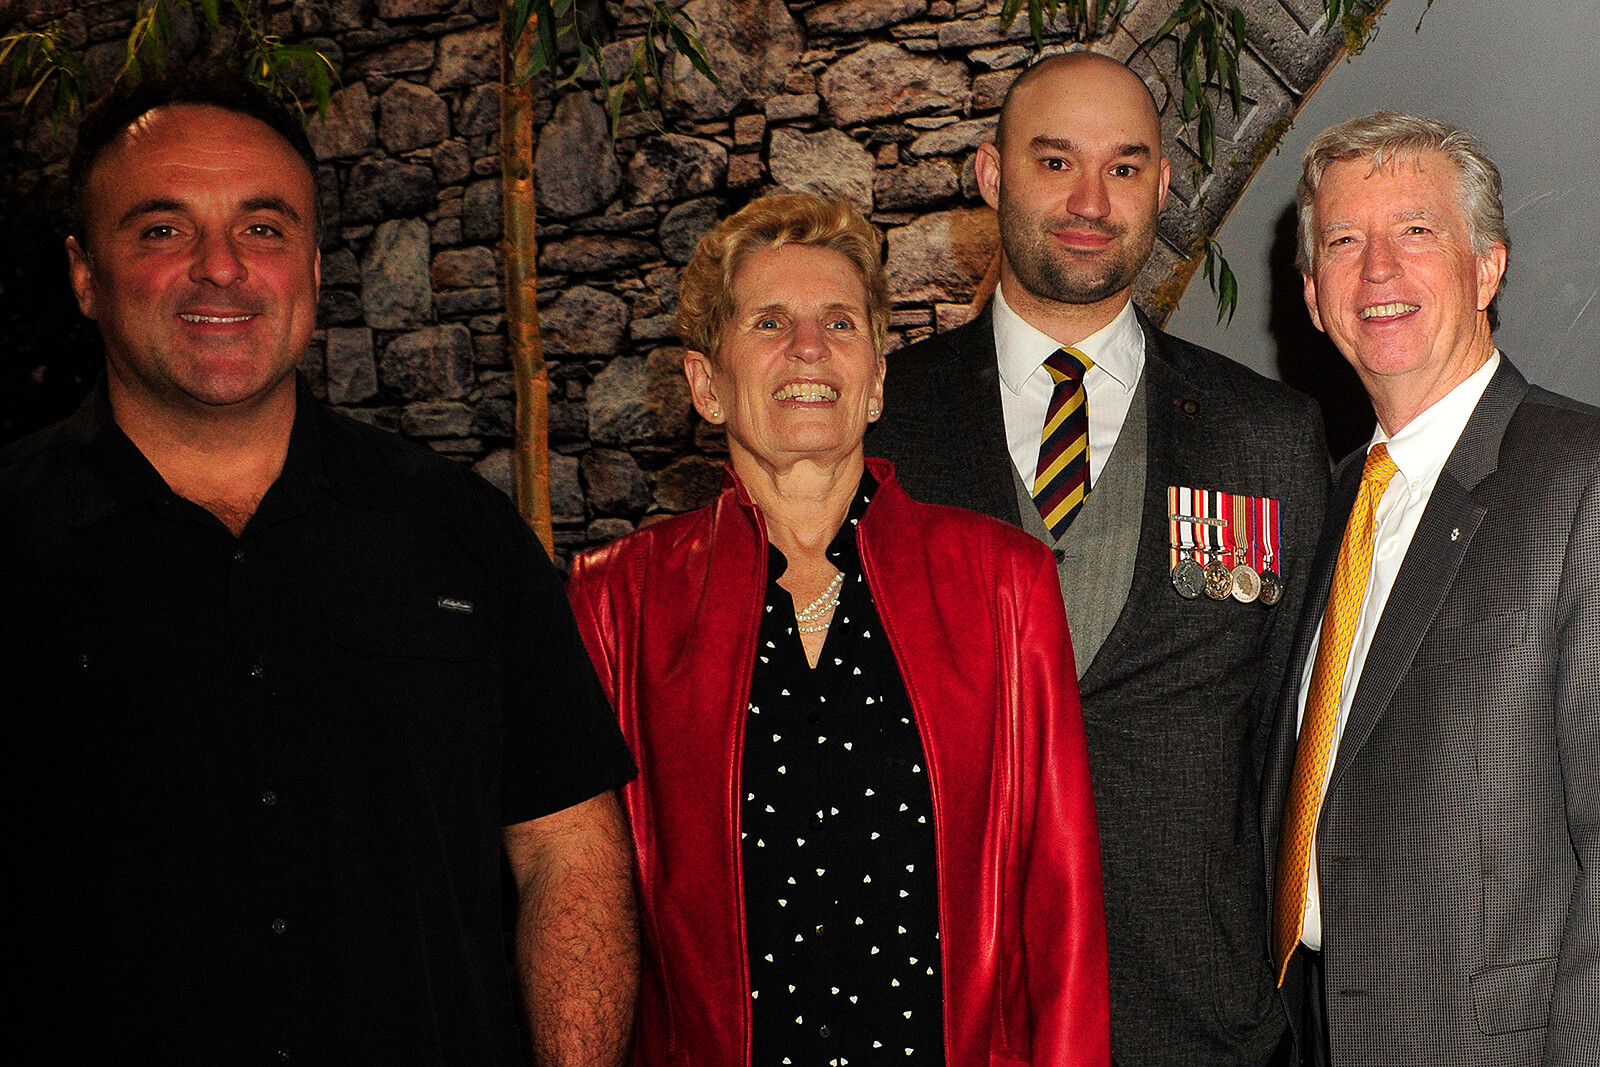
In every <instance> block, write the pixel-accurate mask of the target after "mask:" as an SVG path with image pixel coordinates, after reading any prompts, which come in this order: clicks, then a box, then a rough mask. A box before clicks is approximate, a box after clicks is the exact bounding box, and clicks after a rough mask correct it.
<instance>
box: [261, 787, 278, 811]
mask: <svg viewBox="0 0 1600 1067" xmlns="http://www.w3.org/2000/svg"><path fill="white" fill-rule="evenodd" d="M261 803H263V804H265V805H266V806H267V807H269V808H270V807H272V806H274V805H275V804H277V803H278V794H276V793H274V792H273V791H272V790H270V789H269V790H267V791H266V792H265V793H262V794H261Z"/></svg>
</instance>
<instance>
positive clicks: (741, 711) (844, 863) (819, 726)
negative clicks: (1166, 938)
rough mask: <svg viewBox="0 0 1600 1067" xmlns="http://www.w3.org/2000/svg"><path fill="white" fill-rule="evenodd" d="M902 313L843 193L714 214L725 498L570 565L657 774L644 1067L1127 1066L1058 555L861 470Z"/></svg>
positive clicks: (705, 270) (781, 199)
mask: <svg viewBox="0 0 1600 1067" xmlns="http://www.w3.org/2000/svg"><path fill="white" fill-rule="evenodd" d="M888 307H889V300H888V286H887V281H886V278H885V276H884V272H883V269H882V267H881V266H880V265H879V262H878V240H877V235H876V234H875V233H874V232H873V230H872V228H871V227H870V226H869V225H868V224H867V223H866V221H865V220H863V219H862V218H861V216H860V215H858V214H856V212H855V211H854V210H853V209H851V208H850V207H848V206H847V205H844V204H842V203H838V202H833V201H825V200H820V199H818V198H815V197H809V196H789V195H783V196H771V197H767V198H764V199H761V200H757V201H755V202H754V203H752V204H750V205H749V206H748V207H746V208H745V209H744V210H742V211H740V212H739V213H737V214H736V215H734V216H733V217H732V218H730V219H728V220H726V221H725V222H723V223H722V224H721V225H720V226H718V227H717V229H716V230H714V231H713V232H712V233H710V234H709V235H707V236H706V238H705V239H704V240H702V241H701V243H700V247H699V248H698V249H697V251H696V252H695V256H694V259H693V260H692V261H691V262H690V264H689V266H688V267H687V268H686V269H685V270H684V273H683V278H682V283H681V290H680V294H679V312H678V323H679V329H680V332H681V334H682V335H683V337H684V339H685V341H686V342H687V344H688V347H689V349H690V351H689V353H688V355H687V356H686V357H685V358H684V371H685V374H686V375H687V376H688V379H689V386H690V390H691V392H692V394H693V398H694V404H695V407H696V409H697V410H698V411H699V412H700V414H701V415H702V416H703V417H704V418H705V419H706V421H708V422H710V423H712V424H715V425H719V426H723V427H725V428H726V430H727V439H728V452H729V456H730V468H731V469H730V472H729V476H728V477H727V479H726V482H725V484H724V488H723V490H722V493H721V495H720V496H719V497H718V498H717V500H716V501H715V502H714V503H713V504H712V505H711V506H709V507H707V508H705V509H702V510H700V511H697V512H693V513H691V514H688V515H682V516H678V517H676V518H673V519H669V520H667V521H665V522H661V523H658V524H656V525H653V526H650V527H649V528H647V529H645V530H641V531H640V532H638V533H636V534H634V535H632V536H630V537H626V538H623V539H622V540H620V541H618V542H616V543H614V544H612V545H610V546H608V547H606V548H602V549H599V550H597V551H595V552H592V553H589V554H587V555H585V556H582V557H580V558H579V559H578V560H577V561H576V562H575V563H574V564H573V569H572V579H571V584H570V592H571V597H572V601H573V606H574V608H575V610H576V613H577V617H578V622H579V626H580V628H581V629H582V631H583V636H584V640H585V641H586V642H587V644H588V647H589V651H590V653H591V655H592V656H593V657H594V660H595V665H596V667H597V668H598V669H599V672H600V677H601V680H602V682H603V683H604V684H605V686H606V689H607V692H608V694H609V695H610V697H611V699H612V702H613V703H614V704H615V705H616V708H617V711H618V713H619V715H620V716H621V719H622V726H623V730H624V732H625V733H626V735H627V737H628V740H629V742H630V744H631V745H632V747H633V752H634V756H635V759H636V760H637V761H638V764H639V767H640V774H639V777H638V779H636V780H635V781H634V782H632V783H631V784H630V785H628V786H627V787H626V788H625V790H624V799H625V801H626V803H627V807H628V812H629V816H630V818H631V821H632V826H633V834H634V840H635V843H636V845H637V849H638V863H639V885H640V892H641V898H642V902H643V920H642V921H643V928H644V940H645V946H646V953H645V955H646V962H645V975H644V988H643V993H642V998H641V1002H640V1011H639V1022H638V1037H637V1057H636V1058H637V1060H638V1062H642V1063H645V1064H673V1065H700V1064H714V1065H717V1067H729V1065H743V1064H755V1065H759V1067H768V1065H773V1064H804V1065H806V1067H812V1065H817V1064H868V1063H880V1062H881V1063H887V1062H894V1063H897V1064H901V1063H909V1064H939V1063H946V1064H950V1065H952V1067H957V1065H959V1067H968V1065H976V1064H1029V1063H1031V1064H1094V1065H1101V1064H1108V1063H1109V1062H1110V1052H1109V1036H1108V1021H1107V1006H1106V996H1107V995H1106V947H1105V920H1104V914H1103V903H1102V899H1101V884H1100V854H1099V846H1098V841H1097V838H1096V833H1095V822H1094V811H1093V798H1092V794H1091V791H1090V785H1089V768H1088V761H1087V757H1086V755H1085V750H1084V740H1083V722H1082V715H1081V711H1080V709H1079V705H1078V690H1077V684H1076V682H1075V677H1076V675H1075V673H1074V671H1073V664H1072V651H1071V643H1070V640H1069V638H1068V635H1067V627H1066V620H1065V619H1064V617H1063V614H1062V610H1061V597H1060V590H1059V586H1058V582H1057V578H1056V571H1055V565H1054V561H1053V559H1052V557H1051V555H1050V553H1049V551H1048V550H1047V549H1046V548H1045V547H1044V546H1043V545H1041V544H1040V543H1038V542H1037V541H1035V540H1034V539H1032V538H1031V537H1029V536H1027V535H1026V534H1024V533H1022V532H1021V531H1019V530H1015V529H1013V528H1011V527H1008V526H1005V525H1003V524H1001V523H998V522H995V521H993V520H990V519H987V518H984V517H981V516H979V515H976V514H972V513H970V512H965V511H960V510H957V509H953V508H942V507H932V506H927V505H922V504H918V503H915V502H913V501H912V500H911V499H910V498H908V497H907V496H906V495H905V493H904V492H903V491H902V490H901V489H900V487H899V486H898V485H897V484H896V482H895V480H894V471H893V468H892V467H891V466H890V465H889V464H887V463H884V462H882V461H879V460H872V461H865V460H864V459H863V451H862V438H863V436H864V435H865V433H866V429H867V426H868V424H869V423H871V422H872V421H873V420H875V419H877V418H878V417H879V414H880V412H881V408H882V403H883V376H884V369H885V364H884V359H883V355H882V351H883V341H884V336H885V327H886V325H887V319H888ZM950 386H951V388H952V389H959V388H965V387H966V383H963V382H951V383H950Z"/></svg>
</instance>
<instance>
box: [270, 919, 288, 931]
mask: <svg viewBox="0 0 1600 1067" xmlns="http://www.w3.org/2000/svg"><path fill="white" fill-rule="evenodd" d="M287 929H289V924H288V923H286V922H284V921H283V920H282V919H273V920H272V932H273V933H275V934H281V933H283V932H284V931H285V930H287Z"/></svg>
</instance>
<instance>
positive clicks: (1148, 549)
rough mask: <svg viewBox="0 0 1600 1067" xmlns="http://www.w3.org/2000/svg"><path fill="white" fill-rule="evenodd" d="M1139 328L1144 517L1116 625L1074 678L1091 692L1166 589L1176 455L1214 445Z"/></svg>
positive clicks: (1157, 344) (1180, 382)
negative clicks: (1169, 489) (1142, 344)
mask: <svg viewBox="0 0 1600 1067" xmlns="http://www.w3.org/2000/svg"><path fill="white" fill-rule="evenodd" d="M1139 324H1140V326H1142V327H1143V328H1144V341H1145V360H1144V390H1145V402H1146V403H1145V413H1146V421H1147V423H1148V425H1147V427H1146V433H1145V441H1146V449H1145V475H1144V517H1143V521H1142V522H1141V523H1140V526H1139V556H1138V560H1137V561H1136V562H1135V564H1134V576H1133V585H1132V586H1131V587H1130V588H1129V590H1128V599H1127V601H1126V602H1125V603H1124V604H1123V608H1122V614H1121V615H1120V616H1119V617H1118V618H1117V622H1116V625H1115V626H1113V627H1112V628H1111V632H1110V633H1109V634H1108V635H1106V640H1105V643H1104V644H1102V645H1101V646H1100V653H1099V655H1098V656H1096V657H1095V661H1094V663H1093V664H1092V665H1091V666H1090V668H1089V670H1088V671H1087V672H1086V673H1085V674H1084V676H1083V678H1082V679H1081V680H1080V688H1081V689H1083V690H1084V691H1086V692H1088V691H1092V690H1094V689H1096V688H1098V687H1099V686H1101V685H1102V684H1104V680H1105V675H1107V673H1108V672H1110V671H1111V670H1112V664H1115V663H1116V662H1117V660H1118V659H1119V657H1120V656H1121V655H1122V654H1123V652H1124V651H1125V650H1126V649H1127V648H1129V646H1131V645H1133V644H1136V643H1139V642H1142V641H1145V640H1148V634H1147V632H1146V626H1147V624H1148V621H1149V620H1148V617H1147V614H1146V613H1147V609H1148V608H1149V607H1150V605H1152V604H1158V603H1160V602H1161V601H1160V598H1162V597H1164V596H1176V595H1177V594H1175V593H1173V592H1172V589H1171V585H1170V582H1171V579H1170V577H1169V571H1170V568H1169V567H1168V565H1167V558H1168V555H1169V553H1170V551H1171V545H1169V544H1168V537H1167V521H1166V514H1167V486H1169V485H1174V484H1176V483H1175V482H1174V481H1173V479H1174V478H1176V477H1177V468H1176V466H1175V462H1176V459H1177V457H1179V456H1186V455H1191V454H1194V453H1193V450H1196V449H1202V450H1203V449H1206V448H1211V447H1215V445H1214V444H1212V443H1208V442H1206V441H1205V440H1203V439H1201V437H1200V434H1199V431H1198V429H1197V426H1196V416H1197V415H1198V414H1199V412H1200V406H1199V401H1197V400H1195V399H1194V398H1193V397H1191V396H1190V395H1189V389H1188V383H1187V381H1186V379H1185V378H1184V376H1183V374H1182V373H1180V372H1179V371H1178V369H1177V368H1176V367H1175V366H1173V364H1172V363H1171V361H1170V360H1169V359H1168V358H1167V357H1166V355H1165V354H1164V353H1163V350H1162V347H1161V334H1160V332H1159V331H1157V330H1156V329H1154V327H1152V326H1151V325H1150V322H1149V320H1148V319H1146V318H1145V317H1144V315H1143V314H1142V313H1141V314H1140V315H1139Z"/></svg>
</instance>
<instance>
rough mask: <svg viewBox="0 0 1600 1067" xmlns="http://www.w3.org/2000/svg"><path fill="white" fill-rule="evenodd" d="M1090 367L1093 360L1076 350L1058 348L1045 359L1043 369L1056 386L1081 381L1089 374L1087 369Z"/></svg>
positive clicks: (1092, 364)
mask: <svg viewBox="0 0 1600 1067" xmlns="http://www.w3.org/2000/svg"><path fill="white" fill-rule="evenodd" d="M1092 366H1094V360H1092V359H1090V358H1089V357H1088V356H1086V355H1084V354H1083V353H1082V352H1079V351H1078V350H1077V349H1076V348H1058V349H1056V350H1055V351H1054V352H1052V353H1050V355H1049V356H1047V357H1045V361H1044V369H1045V370H1047V371H1049V372H1050V377H1051V378H1053V379H1054V380H1055V383H1056V384H1057V385H1060V384H1061V383H1062V382H1081V381H1083V376H1084V375H1085V374H1087V373H1089V368H1090V367H1092Z"/></svg>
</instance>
